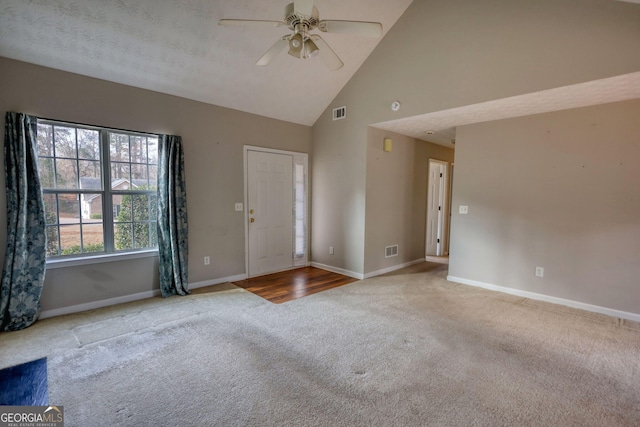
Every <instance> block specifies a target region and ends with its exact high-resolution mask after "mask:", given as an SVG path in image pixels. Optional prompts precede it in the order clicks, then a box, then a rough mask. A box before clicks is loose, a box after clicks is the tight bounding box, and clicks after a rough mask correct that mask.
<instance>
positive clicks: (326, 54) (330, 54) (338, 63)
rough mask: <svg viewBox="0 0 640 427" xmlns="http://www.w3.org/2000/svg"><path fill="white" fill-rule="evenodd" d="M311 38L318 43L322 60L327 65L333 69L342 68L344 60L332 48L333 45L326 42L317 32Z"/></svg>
mask: <svg viewBox="0 0 640 427" xmlns="http://www.w3.org/2000/svg"><path fill="white" fill-rule="evenodd" d="M311 40H313V41H314V42H315V43H316V45H318V50H319V52H318V56H319V57H320V59H322V62H324V64H325V65H326V66H327V68H328V69H330V70H331V71H335V70H338V69H340V68H342V66H343V65H344V62H342V60H340V58H339V57H338V55H336V53H335V52H334V51H333V49H331V47H330V46H329V45H328V44H327V42H325V41H324V40H323V39H322V37H320V36H319V35H317V34H313V35H312V36H311Z"/></svg>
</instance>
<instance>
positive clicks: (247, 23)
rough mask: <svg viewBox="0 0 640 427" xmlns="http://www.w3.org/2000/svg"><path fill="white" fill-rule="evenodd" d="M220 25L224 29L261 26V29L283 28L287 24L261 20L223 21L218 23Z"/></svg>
mask: <svg viewBox="0 0 640 427" xmlns="http://www.w3.org/2000/svg"><path fill="white" fill-rule="evenodd" d="M218 25H222V26H223V27H234V26H254V27H256V26H259V27H265V26H269V27H282V26H283V25H284V26H286V25H287V24H286V23H284V22H281V21H263V20H261V19H221V20H220V21H218Z"/></svg>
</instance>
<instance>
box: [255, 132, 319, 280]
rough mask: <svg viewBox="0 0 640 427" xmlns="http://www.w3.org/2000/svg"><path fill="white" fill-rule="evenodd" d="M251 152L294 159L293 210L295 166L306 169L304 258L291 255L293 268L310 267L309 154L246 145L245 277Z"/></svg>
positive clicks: (294, 234)
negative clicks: (280, 155) (297, 258)
mask: <svg viewBox="0 0 640 427" xmlns="http://www.w3.org/2000/svg"><path fill="white" fill-rule="evenodd" d="M249 151H258V152H262V153H271V154H282V155H286V156H292V157H293V166H294V170H293V181H294V182H292V183H291V191H292V192H294V194H293V205H294V206H292V208H295V203H296V198H295V187H294V185H295V166H296V165H297V164H302V165H303V169H304V211H305V212H304V231H305V248H304V257H303V258H302V259H299V260H296V258H295V257H294V254H293V253H292V254H291V258H292V260H293V268H297V267H305V266H308V265H309V248H310V241H311V239H310V236H309V223H310V218H309V213H310V212H311V210H310V209H309V154H308V153H301V152H298V151H287V150H278V149H274V148H266V147H258V146H254V145H245V146H244V147H243V150H242V156H243V159H242V163H243V168H244V171H243V172H244V206H243V220H244V271H245V275H246V276H247V277H249V209H248V206H249ZM295 220H296V218H295V215H294V216H293V221H294V223H293V224H291V226H292V227H294V231H293V238H294V242H293V247H294V250H295V237H296V233H295Z"/></svg>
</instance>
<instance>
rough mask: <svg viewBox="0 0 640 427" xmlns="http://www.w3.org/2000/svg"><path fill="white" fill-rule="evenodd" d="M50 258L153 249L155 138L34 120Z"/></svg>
mask: <svg viewBox="0 0 640 427" xmlns="http://www.w3.org/2000/svg"><path fill="white" fill-rule="evenodd" d="M38 162H39V173H40V180H41V184H42V190H43V199H44V203H45V213H46V221H47V256H48V257H69V256H74V257H77V256H91V255H99V254H106V253H118V252H130V251H138V250H144V249H153V248H157V222H156V221H157V220H156V218H157V217H156V212H157V193H156V191H157V163H158V137H157V136H156V135H148V134H142V133H136V132H125V131H120V130H113V129H105V128H98V127H92V126H84V125H77V124H70V123H61V122H54V121H48V120H39V121H38Z"/></svg>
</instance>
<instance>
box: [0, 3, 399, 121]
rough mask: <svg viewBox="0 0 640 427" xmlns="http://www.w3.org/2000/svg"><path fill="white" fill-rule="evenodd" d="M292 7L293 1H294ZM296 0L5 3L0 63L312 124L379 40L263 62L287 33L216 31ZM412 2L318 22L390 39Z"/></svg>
mask: <svg viewBox="0 0 640 427" xmlns="http://www.w3.org/2000/svg"><path fill="white" fill-rule="evenodd" d="M290 1H293V0H290ZM288 2H289V1H288V0H282V1H263V0H237V1H232V0H75V1H74V0H56V1H52V0H0V56H4V57H7V58H12V59H17V60H20V61H25V62H30V63H34V64H38V65H43V66H46V67H51V68H56V69H60V70H64V71H70V72H73V73H77V74H82V75H86V76H91V77H96V78H100V79H104V80H109V81H113V82H117V83H122V84H125V85H130V86H135V87H140V88H144V89H150V90H154V91H158V92H162V93H167V94H171V95H177V96H181V97H184V98H189V99H193V100H197V101H202V102H206V103H210V104H214V105H220V106H223V107H228V108H233V109H237V110H242V111H247V112H250V113H255V114H259V115H262V116H266V117H272V118H276V119H280V120H286V121H289V122H294V123H299V124H304V125H313V124H314V123H315V121H316V119H317V118H318V117H319V116H320V114H322V112H323V111H324V109H325V108H326V107H327V106H328V105H329V103H330V102H331V101H332V100H333V98H334V97H335V96H336V95H337V94H338V92H339V91H340V90H341V89H342V87H343V86H344V85H345V84H346V83H347V81H348V80H349V79H350V78H351V76H352V75H353V74H354V73H355V71H356V70H357V69H358V68H359V67H360V65H361V64H362V63H363V62H364V60H365V59H366V58H367V56H368V55H369V54H370V53H371V51H372V50H373V49H374V48H375V46H376V45H377V44H378V42H379V41H380V40H379V39H370V38H366V37H356V36H347V35H338V34H324V33H322V37H323V38H324V39H325V40H326V41H327V42H328V43H329V45H330V46H331V47H332V48H333V50H335V51H336V53H337V54H338V55H339V56H340V57H341V58H342V60H343V61H344V63H345V66H344V67H343V68H341V69H340V70H338V71H329V70H327V69H326V67H325V66H324V64H323V63H322V62H321V60H320V58H317V57H316V58H312V59H309V60H299V59H295V58H292V57H291V56H289V55H287V54H286V53H283V54H281V55H280V56H278V57H277V58H276V59H275V60H274V62H273V63H271V64H270V65H269V66H267V67H258V66H256V65H255V62H256V61H257V60H258V59H259V58H260V57H261V56H262V55H263V54H264V53H265V52H266V51H267V50H268V49H269V48H270V47H271V46H272V45H273V44H274V43H275V42H276V40H278V39H279V38H280V37H282V36H283V35H285V34H287V33H288V30H287V29H286V28H273V27H266V28H262V27H260V28H257V27H251V28H239V27H221V26H218V25H217V22H218V20H219V19H222V18H241V19H266V20H281V19H282V18H283V12H284V7H285V6H286V4H287V3H288ZM410 3H411V0H393V1H388V0H350V1H348V2H345V1H340V0H316V7H317V8H318V9H319V10H320V19H342V20H359V21H376V22H381V23H382V24H383V31H384V33H386V31H387V30H388V29H389V28H390V27H391V26H392V25H393V24H394V23H395V22H396V20H397V19H398V18H399V17H400V15H401V14H402V13H403V12H404V11H405V10H406V8H407V7H408V6H409V4H410Z"/></svg>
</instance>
